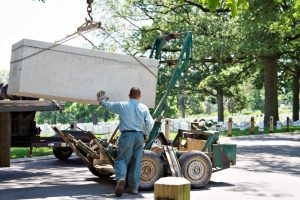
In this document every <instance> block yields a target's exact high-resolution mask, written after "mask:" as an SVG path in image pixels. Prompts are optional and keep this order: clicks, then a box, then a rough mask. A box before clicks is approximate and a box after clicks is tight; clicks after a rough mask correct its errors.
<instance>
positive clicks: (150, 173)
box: [141, 161, 156, 181]
mask: <svg viewBox="0 0 300 200" xmlns="http://www.w3.org/2000/svg"><path fill="white" fill-rule="evenodd" d="M155 173H156V167H155V164H153V163H152V162H149V161H143V162H142V173H141V179H142V180H143V181H147V180H151V179H152V178H153V177H154V176H155Z"/></svg>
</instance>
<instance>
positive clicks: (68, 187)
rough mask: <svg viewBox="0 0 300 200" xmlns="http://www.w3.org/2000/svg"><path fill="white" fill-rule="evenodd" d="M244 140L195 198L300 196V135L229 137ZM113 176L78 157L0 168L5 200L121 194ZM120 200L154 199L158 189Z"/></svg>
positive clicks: (0, 193) (0, 190)
mask: <svg viewBox="0 0 300 200" xmlns="http://www.w3.org/2000/svg"><path fill="white" fill-rule="evenodd" d="M224 142H228V143H236V144H237V145H238V156H237V159H238V161H237V165H236V166H234V167H233V168H231V169H227V170H224V171H220V172H216V173H214V174H213V175H212V178H211V182H210V183H209V184H208V186H207V187H206V188H203V189H199V190H192V192H191V199H192V200H198V199H222V200H224V199H230V200H232V199H238V200H244V199H245V200H253V199H255V200H260V199H261V200H262V199H263V200H266V199H274V200H279V199H280V200H281V199H284V200H289V199H294V200H296V199H297V200H299V199H300V189H299V187H300V134H276V135H259V136H250V137H239V138H232V139H224ZM114 187H115V182H114V179H113V177H111V178H107V179H99V178H96V177H95V176H93V175H91V173H90V172H89V171H88V169H87V168H86V167H85V166H84V164H83V163H82V162H81V161H80V160H79V159H77V158H76V157H74V158H72V159H70V160H69V161H64V162H63V161H59V160H56V159H54V158H52V157H50V158H48V159H39V160H28V159H27V160H25V161H24V160H23V161H22V160H21V161H20V160H18V161H14V162H13V163H12V166H11V167H10V168H0V199H5V200H6V199H7V200H8V199H116V197H115V196H114V195H113V191H114ZM119 199H136V200H139V199H146V200H150V199H153V193H152V192H141V193H140V194H139V195H137V196H133V195H129V194H125V195H123V196H122V197H121V198H119Z"/></svg>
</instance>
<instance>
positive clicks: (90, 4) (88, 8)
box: [86, 0, 93, 21]
mask: <svg viewBox="0 0 300 200" xmlns="http://www.w3.org/2000/svg"><path fill="white" fill-rule="evenodd" d="M86 3H87V4H88V6H87V8H86V11H87V13H88V16H89V17H90V21H93V17H92V16H91V13H92V11H93V9H92V3H93V0H87V1H86Z"/></svg>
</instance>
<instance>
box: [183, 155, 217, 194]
mask: <svg viewBox="0 0 300 200" xmlns="http://www.w3.org/2000/svg"><path fill="white" fill-rule="evenodd" d="M178 161H179V164H180V167H181V171H182V174H183V176H184V178H186V179H187V180H189V181H190V182H191V186H192V188H201V187H203V186H205V185H207V184H208V182H209V180H210V177H211V174H212V164H211V161H210V159H209V158H208V156H207V155H206V154H205V153H203V152H201V151H190V152H186V153H184V154H182V155H181V156H180V157H179V160H178Z"/></svg>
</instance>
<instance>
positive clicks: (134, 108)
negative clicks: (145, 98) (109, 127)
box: [99, 99, 153, 135]
mask: <svg viewBox="0 0 300 200" xmlns="http://www.w3.org/2000/svg"><path fill="white" fill-rule="evenodd" d="M99 103H100V105H102V106H103V108H105V109H106V110H108V111H110V112H113V113H115V114H118V115H119V117H120V126H119V129H120V131H125V130H135V131H142V132H143V133H144V134H147V135H149V133H150V131H151V129H152V126H153V119H152V116H151V115H150V112H149V109H148V108H147V106H145V105H144V104H142V103H140V102H139V101H138V100H136V99H130V100H129V101H128V102H108V101H107V100H105V99H103V100H101V101H100V102H99Z"/></svg>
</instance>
